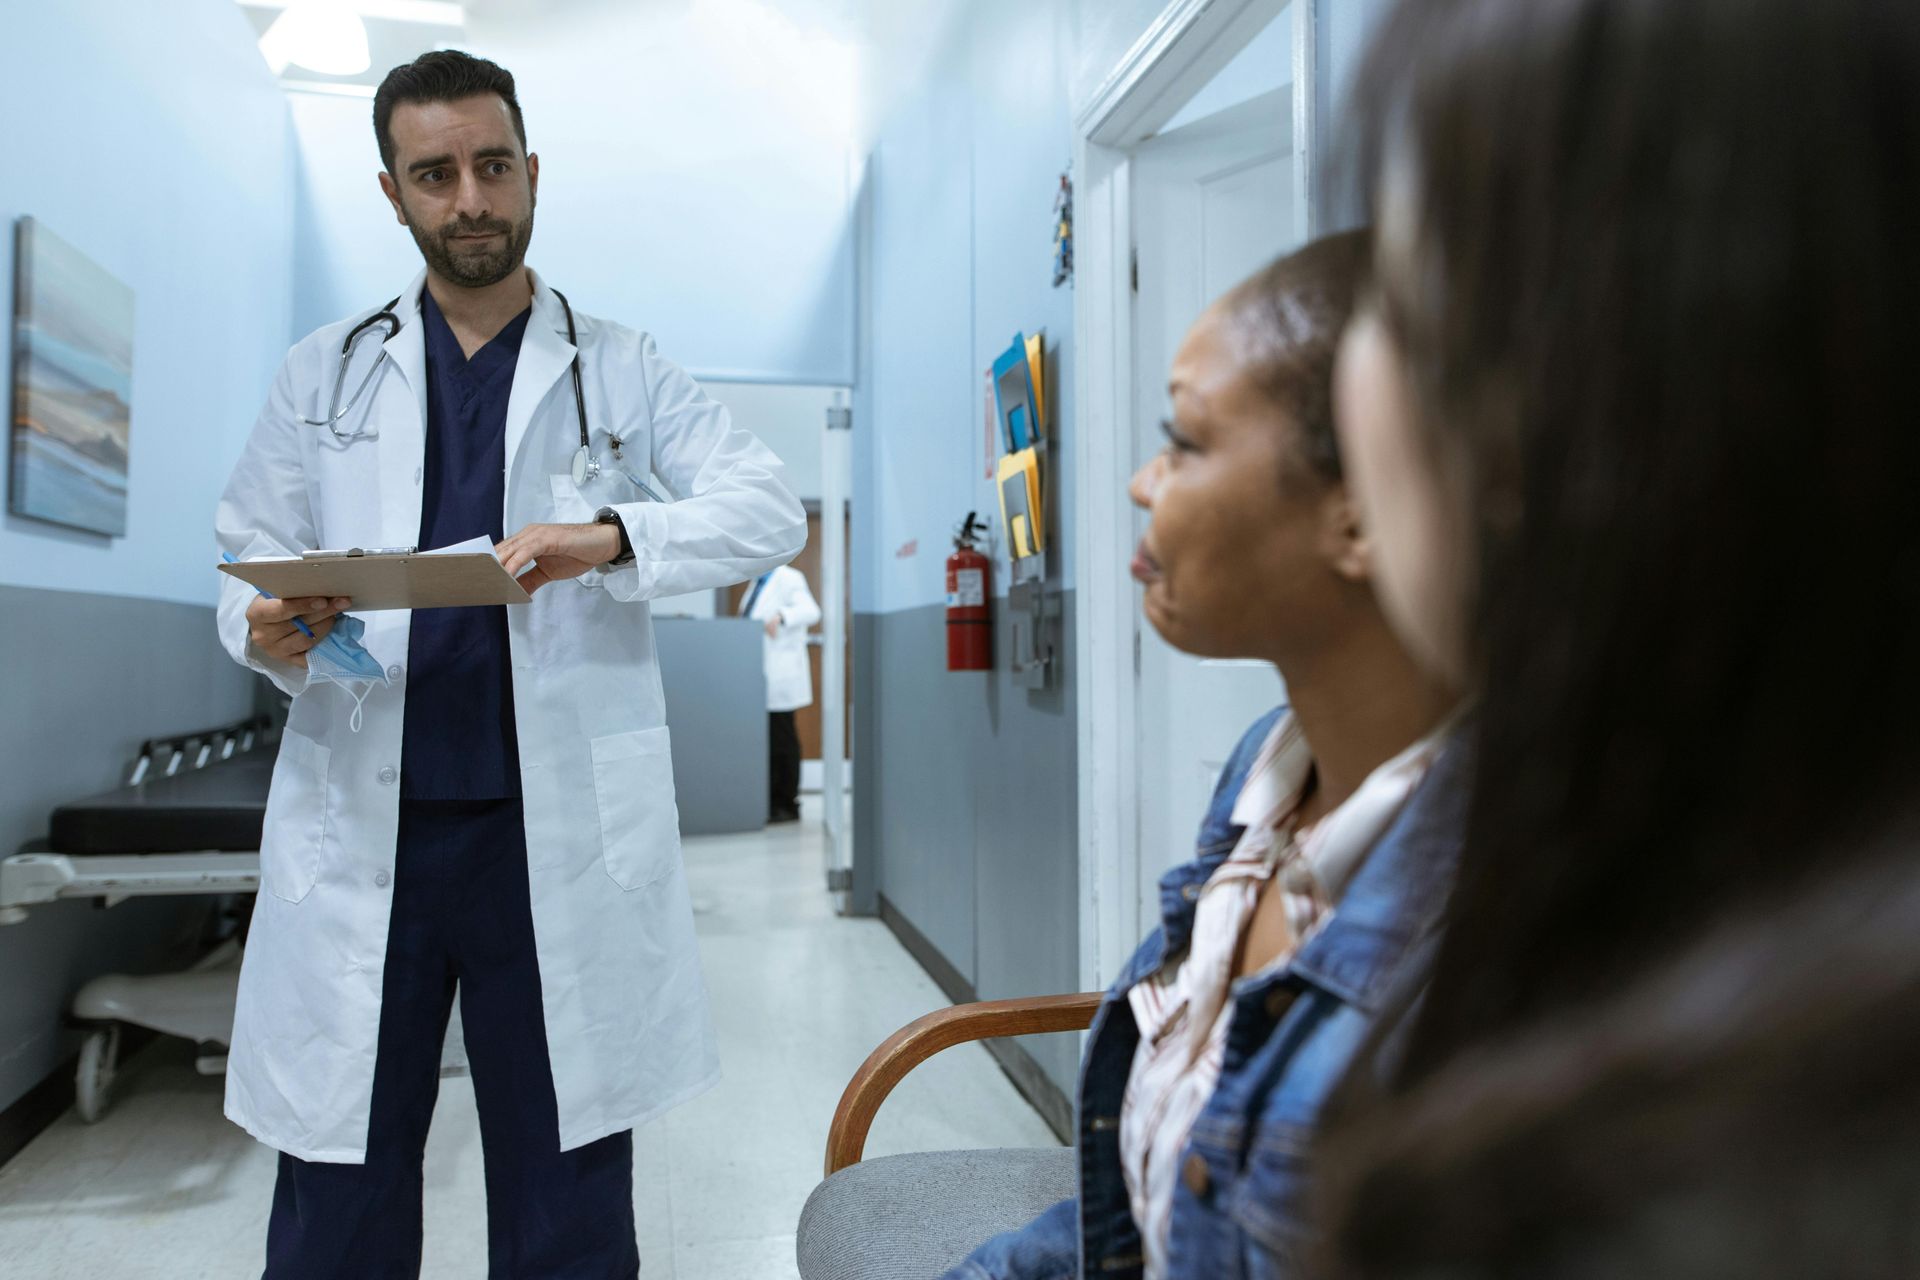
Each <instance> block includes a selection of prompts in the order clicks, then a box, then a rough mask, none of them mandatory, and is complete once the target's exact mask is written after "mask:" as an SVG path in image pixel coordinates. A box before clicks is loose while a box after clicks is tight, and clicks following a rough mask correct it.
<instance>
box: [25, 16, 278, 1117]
mask: <svg viewBox="0 0 1920 1280" xmlns="http://www.w3.org/2000/svg"><path fill="white" fill-rule="evenodd" d="M0 119H4V120H6V121H8V122H9V129H8V133H7V147H8V154H7V164H6V165H5V167H4V169H0V219H4V221H5V223H6V227H5V231H6V234H5V235H4V237H0V244H4V248H0V276H4V277H5V278H6V279H7V280H9V281H11V279H12V276H13V267H14V263H13V250H14V239H13V234H12V223H13V220H14V219H15V218H17V217H19V216H20V215H22V214H28V215H31V216H33V217H35V218H37V219H39V220H40V221H42V222H43V223H45V224H46V226H47V227H49V228H51V229H52V230H53V231H54V233H55V234H57V235H59V236H61V237H62V238H63V239H66V240H67V241H69V242H71V243H72V244H74V245H76V246H77V247H79V248H80V249H81V250H82V251H83V252H85V253H86V254H88V255H89V256H90V257H92V258H93V259H94V260H96V261H97V262H99V263H100V264H101V265H102V266H104V267H105V268H106V269H107V270H108V271H110V272H112V273H113V274H114V275H116V276H118V277H120V279H122V280H124V281H125V282H126V283H127V284H129V285H130V286H132V288H133V291H134V306H135V333H134V367H133V405H132V420H133V427H132V459H131V463H130V503H129V513H128V514H129V524H128V535H127V536H126V537H125V538H120V539H108V538H99V537H93V536H90V535H86V534H81V533H72V532H66V531H63V530H60V529H58V528H56V527H54V526H52V525H46V524H42V523H40V522H38V521H33V520H27V519H22V518H18V517H14V516H11V515H9V516H6V517H4V519H3V520H0V672H3V673H4V674H3V675H0V772H4V776H5V778H6V784H5V786H4V787H0V856H5V855H10V854H12V853H14V852H15V851H16V850H17V849H18V848H19V846H20V845H21V844H22V842H24V841H26V840H29V839H31V838H33V837H35V836H37V835H40V834H42V833H44V832H45V831H46V829H47V815H48V813H49V811H50V810H51V808H52V807H53V806H54V805H56V804H59V803H61V802H64V801H69V800H74V799H78V798H80V797H82V796H86V795H90V794H93V793H95V792H97V791H101V790H104V789H106V788H108V787H111V786H113V785H114V784H115V783H116V782H118V781H119V780H120V778H121V777H123V776H124V774H123V770H124V768H125V766H126V764H127V762H128V760H129V759H130V757H131V755H132V753H133V751H134V749H135V748H136V747H137V745H138V744H139V742H140V741H141V739H143V738H145V737H148V736H159V735H164V734H170V733H181V732H187V731H191V730H194V729H201V728H206V727H208V726H210V725H214V724H220V723H223V722H226V721H229V720H232V719H236V718H238V717H240V716H242V715H245V714H247V713H248V712H249V711H250V710H251V709H252V706H253V697H254V677H253V676H252V675H251V674H250V673H248V672H246V671H245V670H243V669H242V668H240V667H238V666H236V665H235V664H234V663H233V662H232V661H231V660H230V659H229V658H228V657H227V655H226V653H225V652H224V651H223V650H222V649H221V648H220V646H219V644H218V642H217V641H216V640H215V637H214V621H213V609H212V602H213V599H214V596H215V582H216V577H215V574H214V572H213V566H212V562H213V559H214V549H213V536H212V534H213V509H214V504H215V502H216V501H217V499H218V496H219V493H220V490H221V488H222V486H223V485H224V484H225V482H226V477H227V472H228V470H229V469H230V467H231V465H232V461H233V458H234V455H235V454H236V453H237V452H238V451H239V447H240V444H241V441H242V439H243V438H244V437H245V435H246V432H247V430H248V429H249V428H250V427H251V426H252V424H253V419H254V415H255V414H256V413H257V412H258V411H259V407H260V404H261V402H262V400H263V399H264V398H265V395H266V388H267V384H268V381H269V380H270V379H271V377H272V375H273V371H274V369H275V367H276V366H277V365H278V364H279V361H280V359H281V357H282V356H283V355H284V354H285V352H286V347H287V325H288V320H289V316H290V298H291V292H292V290H291V280H292V273H291V269H290V266H289V260H290V258H291V256H292V248H293V239H294V222H293V208H294V199H293V192H292V177H293V166H292V159H291V157H292V153H293V147H292V138H291V130H290V127H289V124H288V120H287V109H286V104H285V101H284V99H283V97H282V95H281V93H280V90H279V88H278V87H277V86H276V85H275V84H274V83H273V79H272V77H271V76H270V75H269V74H268V72H267V68H266V65H265V64H264V63H263V62H262V61H261V58H260V54H259V52H258V51H257V50H256V49H255V47H254V40H253V34H252V32H251V31H250V30H249V29H248V25H247V22H246V19H245V17H244V16H243V15H242V14H241V12H240V10H239V8H238V7H237V6H235V5H234V4H233V3H232V0H166V3H164V4H156V3H151V2H150V0H65V2H63V3H59V4H11V5H9V6H8V7H7V14H6V30H5V35H4V37H3V38H0ZM6 292H7V295H8V296H9V297H10V296H11V291H10V290H7V291H6ZM10 322H11V321H10V317H9V323H10ZM11 349H12V344H11V343H10V342H9V343H5V344H0V363H3V362H4V361H5V360H6V358H7V357H6V353H7V352H10V351H11ZM6 372H7V376H8V378H9V385H10V378H11V370H10V369H9V370H7V371H6ZM206 905H207V903H206V900H205V899H191V898H148V899H143V900H139V901H133V902H128V903H125V904H122V905H120V906H117V907H115V908H113V909H112V910H111V911H105V912H102V911H98V910H95V909H94V908H93V907H92V906H91V905H89V904H86V903H79V902H69V903H61V904H58V905H55V906H51V907H45V908H34V909H33V910H32V911H31V912H30V913H29V915H28V918H27V920H26V922H25V923H23V924H14V925H0V1108H4V1107H8V1106H10V1105H12V1104H13V1103H14V1102H15V1101H16V1100H17V1099H19V1098H20V1097H21V1096H22V1095H23V1094H25V1093H26V1092H27V1091H28V1090H30V1089H32V1088H33V1087H34V1086H35V1085H36V1084H38V1083H39V1082H40V1081H41V1080H43V1079H44V1078H46V1077H48V1076H49V1075H50V1074H51V1073H53V1072H55V1071H56V1070H58V1069H60V1068H61V1067H62V1065H63V1063H65V1061H66V1060H67V1058H68V1056H69V1055H70V1054H71V1053H72V1052H73V1051H74V1049H75V1047H76V1044H77V1036H76V1035H75V1034H74V1032H72V1031H71V1030H69V1029H67V1028H66V1027H65V1025H64V1023H63V1021H62V1016H63V1014H64V1012H65V1010H66V1007H67V1004H68V1001H69V1000H70V998H71V996H72V994H73V992H74V991H75V990H76V989H77V988H78V987H79V986H80V985H81V984H82V983H84V982H85V981H87V980H88V979H90V978H92V977H93V976H94V975H96V974H98V973H101V972H104V971H107V970H116V971H132V972H139V971H141V970H143V969H145V968H148V967H151V966H153V965H156V964H160V963H163V962H165V961H166V960H167V959H168V956H169V953H170V951H171V949H172V947H173V945H174V944H176V943H177V942H179V941H180V940H181V938H182V937H183V935H184V936H185V937H186V938H187V940H188V941H189V942H190V941H191V938H192V936H193V933H194V926H195V924H196V923H197V921H198V917H199V915H200V913H201V912H202V911H204V909H205V908H206ZM188 954H189V955H190V954H191V952H189V953H188Z"/></svg>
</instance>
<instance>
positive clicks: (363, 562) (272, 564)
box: [219, 536, 532, 613]
mask: <svg viewBox="0 0 1920 1280" xmlns="http://www.w3.org/2000/svg"><path fill="white" fill-rule="evenodd" d="M219 569H220V572H222V573H225V574H230V575H231V576H233V577H236V578H238V579H240V580H241V581H242V582H245V583H247V584H248V585H250V586H252V587H253V588H254V589H256V590H259V591H266V592H269V593H271V594H273V595H276V596H279V597H280V598H281V599H283V600H289V599H298V598H299V597H302V596H346V597H347V598H348V599H350V600H352V601H353V604H352V606H351V608H352V611H353V612H354V613H367V612H373V611H377V610H381V609H453V608H462V607H465V606H469V605H489V604H526V603H527V602H528V600H530V599H531V598H532V597H530V596H529V595H528V594H527V591H526V588H524V587H522V586H521V585H520V584H519V583H518V582H516V581H514V579H513V577H512V576H511V575H510V574H508V573H507V570H506V567H505V566H504V565H502V564H501V563H500V561H499V560H498V559H497V558H496V557H495V556H494V554H493V540H492V539H491V538H487V537H485V536H482V537H478V538H472V539H469V540H468V541H466V542H461V543H456V544H455V545H453V546H450V547H440V548H438V549H436V550H433V551H417V552H416V551H409V552H377V553H369V554H363V555H351V554H349V555H328V556H324V557H302V558H300V559H298V560H294V559H285V558H275V559H260V560H243V561H240V562H238V563H235V564H223V565H220V566H219Z"/></svg>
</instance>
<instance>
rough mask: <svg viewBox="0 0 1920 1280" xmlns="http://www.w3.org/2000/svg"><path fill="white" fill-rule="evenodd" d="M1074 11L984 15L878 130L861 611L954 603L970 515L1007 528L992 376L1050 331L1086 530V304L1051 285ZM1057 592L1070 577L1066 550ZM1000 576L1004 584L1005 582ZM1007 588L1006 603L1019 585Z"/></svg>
mask: <svg viewBox="0 0 1920 1280" xmlns="http://www.w3.org/2000/svg"><path fill="white" fill-rule="evenodd" d="M1072 7H1073V6H1071V5H1069V4H1067V3H1065V2H1064V0H1061V2H1057V3H1038V4H1034V3H1026V4H1020V3H1005V2H1003V0H992V2H990V3H983V4H977V5H974V6H972V7H971V8H970V9H969V11H968V13H967V17H966V20H965V21H964V22H963V23H961V24H960V25H959V26H958V28H957V29H956V30H954V31H952V32H950V33H949V34H948V36H947V39H946V43H945V45H944V47H943V49H942V51H941V52H940V53H939V54H938V55H937V56H936V57H935V58H933V59H932V60H931V62H930V64H929V65H928V67H927V69H926V73H925V75H924V77H923V79H922V80H921V81H920V83H919V84H918V85H916V86H914V87H913V88H912V89H911V90H909V91H908V92H906V93H905V94H903V96H902V97H901V99H900V100H899V102H898V103H897V104H895V105H894V107H893V108H892V110H891V111H890V112H889V113H888V115H887V117H886V118H885V119H883V120H882V121H880V123H879V133H878V139H877V141H876V144H875V146H874V150H873V154H872V156H871V158H870V159H869V161H868V166H867V171H866V191H865V195H866V198H867V200H868V207H867V209H866V216H867V218H868V219H869V221H870V230H869V233H868V241H867V249H868V258H867V261H866V263H865V269H866V271H867V272H868V274H869V276H870V282H869V294H870V305H871V307H872V314H871V317H870V318H869V324H868V328H869V333H868V334H867V336H866V342H867V345H868V346H869V347H870V351H868V352H865V353H863V355H864V357H865V359H866V364H865V367H864V369H863V374H864V376H863V378H862V385H861V387H860V392H859V398H858V401H857V404H856V408H857V409H858V411H859V412H858V418H857V420H858V421H859V422H860V423H862V424H867V425H870V426H871V430H870V431H867V432H862V433H861V439H860V442H859V444H858V445H857V449H858V450H859V452H860V453H861V454H862V456H861V458H860V465H861V468H862V470H861V472H860V474H859V475H858V476H857V477H856V491H857V493H858V494H859V496H860V499H861V501H862V503H863V505H867V506H868V507H869V508H870V509H869V510H868V511H867V512H866V513H865V514H866V517H867V523H866V525H865V534H864V536H863V537H861V538H860V539H859V541H860V543H861V547H860V549H861V550H862V551H864V552H865V553H866V554H865V557H864V559H865V561H866V563H865V564H864V565H862V566H860V568H859V569H857V570H856V574H855V587H854V592H855V594H854V607H855V608H856V609H857V610H860V611H862V612H872V613H889V612H895V611H899V610H904V609H912V608H918V607H923V606H925V605H929V604H933V603H937V602H940V601H942V600H944V599H945V593H946V586H945V577H944V571H943V568H942V565H943V562H944V560H945V558H946V555H947V553H948V551H949V550H951V546H952V544H951V534H952V531H953V528H954V526H955V525H957V524H958V523H959V522H960V520H961V519H962V518H963V517H964V516H965V515H966V513H967V512H968V511H970V510H979V511H980V512H982V513H991V514H992V516H993V519H994V524H995V526H996V528H997V526H998V525H999V498H998V489H997V486H996V484H995V483H994V481H992V480H990V479H988V478H987V474H986V469H987V465H988V450H987V444H986V440H985V435H986V424H985V404H984V399H985V389H984V386H983V383H982V375H983V373H984V371H985V370H986V369H987V368H988V367H989V366H990V365H991V364H992V362H993V359H994V357H995V356H997V355H998V354H999V353H1000V352H1001V351H1003V350H1004V349H1005V348H1006V346H1007V344H1008V342H1009V341H1010V340H1011V339H1012V337H1013V335H1014V333H1015V332H1016V331H1018V332H1026V333H1032V332H1033V331H1035V330H1044V331H1045V333H1046V337H1047V345H1048V348H1049V352H1050V356H1049V360H1048V370H1047V372H1048V385H1047V398H1048V401H1049V406H1048V416H1049V417H1050V418H1051V419H1052V429H1053V431H1054V433H1055V437H1056V439H1058V440H1059V441H1060V444H1059V447H1058V448H1057V449H1056V450H1055V451H1054V454H1053V456H1052V457H1051V458H1049V459H1048V461H1049V462H1050V463H1051V464H1053V466H1052V475H1053V480H1054V483H1053V494H1054V496H1055V499H1056V501H1057V502H1058V503H1059V507H1058V511H1057V513H1056V514H1055V515H1053V516H1050V517H1049V523H1050V524H1052V525H1053V527H1054V528H1055V529H1056V530H1070V529H1071V528H1072V527H1073V524H1072V521H1073V515H1074V492H1073V479H1072V476H1071V474H1070V471H1069V469H1068V468H1067V467H1065V466H1064V465H1062V464H1063V463H1064V462H1065V461H1066V460H1067V459H1068V458H1069V457H1070V456H1071V453H1072V445H1071V431H1072V426H1073V420H1074V400H1073V386H1072V382H1073V344H1072V331H1073V291H1072V289H1071V288H1070V287H1067V288H1060V289H1055V288H1054V287H1053V285H1052V275H1053V240H1052V209H1053V199H1054V193H1055V191H1056V190H1057V188H1058V185H1059V180H1060V174H1061V172H1062V171H1063V170H1065V169H1066V168H1067V165H1068V163H1069V162H1070V161H1071V159H1072V155H1073V134H1072V121H1071V117H1070V114H1069V103H1068V69H1067V60H1066V57H1065V52H1066V50H1067V49H1068V48H1069V47H1070V41H1071V39H1072V30H1071V25H1070V24H1069V23H1068V21H1067V17H1068V16H1069V14H1070V13H1071V11H1072ZM1058 563H1059V564H1060V566H1061V567H1062V569H1063V570H1064V576H1063V581H1062V583H1061V584H1060V585H1063V586H1067V587H1070V586H1071V585H1072V581H1073V564H1072V549H1071V539H1070V538H1064V539H1062V541H1061V559H1060V560H1059V562H1058ZM1000 577H1001V578H1002V579H1004V574H1002V575H1000ZM995 588H996V590H998V591H1004V589H1005V582H1004V581H1003V580H1001V581H996V583H995Z"/></svg>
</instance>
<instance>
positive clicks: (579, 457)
mask: <svg viewBox="0 0 1920 1280" xmlns="http://www.w3.org/2000/svg"><path fill="white" fill-rule="evenodd" d="M599 478H600V459H598V458H596V457H594V456H593V450H592V449H589V448H588V447H587V446H586V445H584V444H583V445H581V446H580V447H579V448H578V449H575V450H574V451H573V483H574V484H575V485H576V486H582V487H584V486H586V485H588V484H591V483H592V482H593V481H595V480H598V479H599Z"/></svg>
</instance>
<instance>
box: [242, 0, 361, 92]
mask: <svg viewBox="0 0 1920 1280" xmlns="http://www.w3.org/2000/svg"><path fill="white" fill-rule="evenodd" d="M260 52H261V54H262V55H263V56H264V57H265V58H266V60H267V65H269V66H271V67H272V68H273V71H274V74H275V75H279V74H280V73H281V72H283V71H285V70H286V69H287V66H288V64H292V65H294V66H300V67H305V68H306V69H307V70H309V71H316V72H318V73H320V74H321V75H323V76H357V75H359V74H360V73H361V72H363V71H365V70H366V69H367V68H368V67H370V66H372V65H373V55H372V54H371V53H369V52H368V50H367V24H366V23H365V22H363V21H361V19H360V15H359V14H357V13H355V12H353V10H352V9H350V8H349V7H348V6H347V5H346V4H345V3H343V2H342V0H294V2H293V3H292V4H289V5H288V6H287V7H286V9H285V11H283V12H282V13H281V15H280V16H279V17H278V18H275V19H274V20H273V25H272V26H270V27H268V28H267V33H266V34H265V35H263V36H261V37H260Z"/></svg>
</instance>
